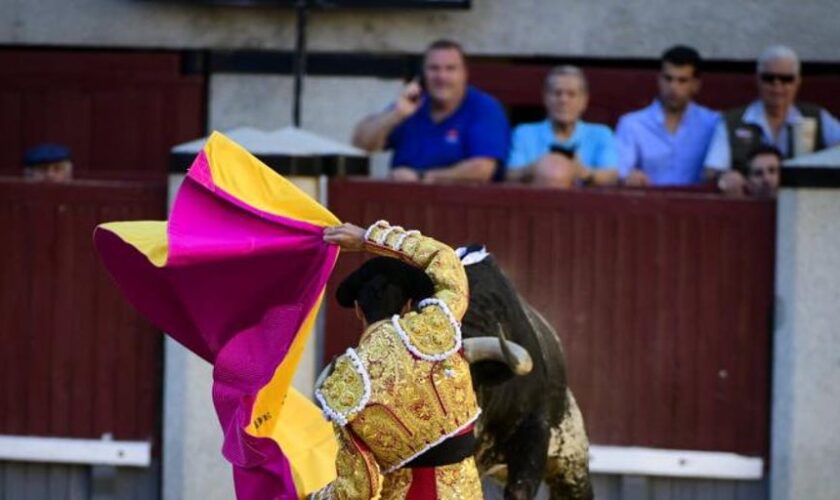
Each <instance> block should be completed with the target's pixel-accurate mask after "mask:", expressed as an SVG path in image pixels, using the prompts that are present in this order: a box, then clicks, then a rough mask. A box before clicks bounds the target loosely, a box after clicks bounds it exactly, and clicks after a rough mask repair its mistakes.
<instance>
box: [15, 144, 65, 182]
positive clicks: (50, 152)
mask: <svg viewBox="0 0 840 500" xmlns="http://www.w3.org/2000/svg"><path fill="white" fill-rule="evenodd" d="M23 166H24V176H25V177H27V178H28V179H33V180H37V181H49V182H67V181H69V180H71V179H72V178H73V162H71V161H70V149H69V148H67V147H66V146H62V145H60V144H39V145H37V146H35V147H33V148H30V149H28V150H27V151H26V153H25V154H24V155H23Z"/></svg>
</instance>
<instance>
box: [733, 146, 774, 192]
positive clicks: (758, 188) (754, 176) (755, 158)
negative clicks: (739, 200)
mask: <svg viewBox="0 0 840 500" xmlns="http://www.w3.org/2000/svg"><path fill="white" fill-rule="evenodd" d="M747 165H748V170H747V183H746V184H745V186H744V190H743V191H741V192H738V193H736V192H735V191H734V190H731V189H730V190H726V189H725V187H726V186H721V191H724V192H726V193H728V194H750V195H753V196H759V197H767V196H775V195H776V192H777V191H778V190H779V178H780V174H781V170H782V153H781V151H779V149H778V148H777V147H776V146H772V145H770V144H760V145H759V146H758V147H757V148H755V149H754V150H752V151H751V152H750V155H749V159H748V161H747ZM721 181H722V182H724V183H725V180H724V179H721Z"/></svg>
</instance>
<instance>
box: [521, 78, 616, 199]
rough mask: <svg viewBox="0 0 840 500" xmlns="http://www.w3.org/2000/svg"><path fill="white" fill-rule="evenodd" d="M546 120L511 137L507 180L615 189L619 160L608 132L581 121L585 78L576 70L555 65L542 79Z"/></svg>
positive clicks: (585, 99)
mask: <svg viewBox="0 0 840 500" xmlns="http://www.w3.org/2000/svg"><path fill="white" fill-rule="evenodd" d="M543 99H544V103H545V109H546V113H547V115H548V116H547V118H546V119H545V120H543V121H541V122H536V123H525V124H522V125H519V126H518V127H516V130H514V132H513V141H512V144H511V152H510V157H509V159H508V175H507V178H508V179H509V180H513V181H533V182H534V183H536V184H540V185H546V186H554V187H570V186H572V185H574V184H576V183H591V184H596V185H609V184H615V183H616V182H617V180H618V172H617V171H616V169H615V168H616V164H617V161H618V158H617V154H616V148H615V141H614V138H613V134H612V131H611V130H610V129H609V127H607V126H606V125H600V124H595V123H587V122H585V121H583V120H581V119H580V117H581V115H583V112H584V111H585V110H586V106H587V104H588V99H589V89H588V87H587V82H586V76H585V75H584V74H583V71H581V70H580V68H577V67H575V66H558V67H556V68H554V69H552V70H551V71H550V72H549V73H548V76H546V79H545V84H544V88H543Z"/></svg>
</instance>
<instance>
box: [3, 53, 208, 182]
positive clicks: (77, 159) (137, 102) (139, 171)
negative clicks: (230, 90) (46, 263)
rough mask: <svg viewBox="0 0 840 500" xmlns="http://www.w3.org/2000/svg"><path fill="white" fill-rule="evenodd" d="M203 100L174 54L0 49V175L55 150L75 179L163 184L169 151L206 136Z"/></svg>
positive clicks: (196, 80) (199, 85) (200, 85)
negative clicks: (38, 151)
mask: <svg viewBox="0 0 840 500" xmlns="http://www.w3.org/2000/svg"><path fill="white" fill-rule="evenodd" d="M204 100H205V91H204V77H203V76H202V75H184V74H182V72H181V55H180V54H179V53H176V52H152V51H149V52H116V51H115V52H107V51H64V50H40V49H2V50H0V137H2V138H3V148H0V175H15V174H18V173H20V171H21V168H22V165H21V163H22V158H23V152H24V151H25V150H26V149H27V148H29V147H32V146H34V145H36V144H39V143H42V142H57V143H61V144H64V145H66V146H69V147H70V149H71V150H72V156H73V162H74V169H75V171H74V174H75V175H76V176H77V177H79V178H94V179H149V178H151V179H165V178H166V173H167V167H168V159H169V149H170V148H171V147H172V146H173V145H175V144H178V143H180V142H184V141H187V140H191V139H194V138H196V137H200V136H201V135H202V134H203V133H204V129H203V122H204V106H205V102H204Z"/></svg>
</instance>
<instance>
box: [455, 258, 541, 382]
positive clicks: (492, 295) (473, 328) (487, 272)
mask: <svg viewBox="0 0 840 500" xmlns="http://www.w3.org/2000/svg"><path fill="white" fill-rule="evenodd" d="M457 254H458V256H459V257H460V258H461V262H462V263H463V264H464V268H465V270H466V273H467V280H468V281H469V285H470V303H469V306H468V308H467V313H466V315H465V316H464V318H463V320H462V327H461V332H462V333H463V335H464V338H465V339H466V340H464V345H467V342H469V340H468V339H476V338H480V337H482V338H486V336H487V335H488V334H490V335H493V338H492V340H489V339H488V340H482V343H485V344H487V345H496V346H498V348H499V350H500V351H501V356H500V357H499V358H496V359H495V360H493V361H492V362H481V361H478V362H474V363H471V369H472V374H473V382H474V384H475V385H476V386H477V387H480V386H490V385H496V384H499V383H502V382H505V381H507V380H509V379H511V378H513V377H514V376H517V375H527V374H528V373H530V371H531V369H532V367H533V360H532V359H531V356H530V355H529V349H528V346H524V345H522V343H521V342H522V338H525V337H523V336H522V335H518V336H514V337H513V338H511V336H510V335H509V332H511V331H516V329H517V328H522V327H523V326H524V325H527V324H528V319H527V316H526V315H525V313H524V309H523V306H522V303H521V299H520V297H519V294H518V293H517V292H516V289H514V287H513V284H512V283H511V282H510V280H509V279H508V278H507V276H505V274H504V273H503V272H502V270H501V268H499V266H498V264H497V263H496V261H495V259H494V258H493V256H492V255H490V254H489V253H488V252H487V250H486V249H485V248H484V247H483V246H480V245H472V246H468V247H462V248H459V249H458V250H457ZM517 337H520V338H517ZM511 346H515V350H516V356H514V349H513V348H511ZM526 357H527V362H526V361H524V360H525V359H526Z"/></svg>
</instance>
